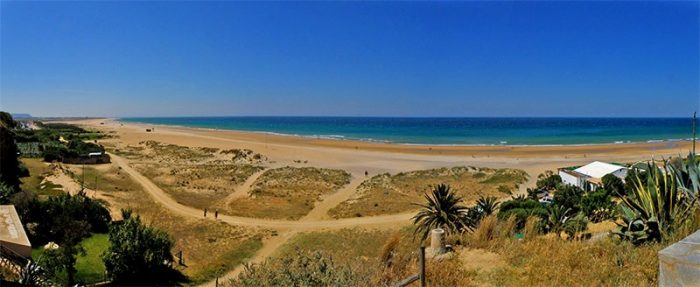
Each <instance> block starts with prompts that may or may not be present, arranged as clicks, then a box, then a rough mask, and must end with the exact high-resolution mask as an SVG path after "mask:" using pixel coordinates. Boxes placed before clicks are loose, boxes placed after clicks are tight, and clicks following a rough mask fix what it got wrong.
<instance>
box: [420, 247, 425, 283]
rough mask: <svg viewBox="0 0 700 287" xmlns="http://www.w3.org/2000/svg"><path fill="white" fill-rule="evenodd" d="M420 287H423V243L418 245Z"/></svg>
mask: <svg viewBox="0 0 700 287" xmlns="http://www.w3.org/2000/svg"><path fill="white" fill-rule="evenodd" d="M419 260H420V275H419V276H420V287H425V243H421V245H420V257H419Z"/></svg>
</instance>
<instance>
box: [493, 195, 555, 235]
mask: <svg viewBox="0 0 700 287" xmlns="http://www.w3.org/2000/svg"><path fill="white" fill-rule="evenodd" d="M512 216H514V217H515V225H516V229H522V228H523V227H524V226H525V222H526V221H527V218H528V217H530V216H537V217H539V218H542V219H545V218H547V209H546V208H544V207H543V206H542V204H540V203H539V202H538V201H537V200H534V199H531V198H524V197H515V198H513V199H511V200H509V201H506V202H503V203H501V208H500V210H499V211H498V218H499V219H501V220H505V219H508V218H510V217H512Z"/></svg>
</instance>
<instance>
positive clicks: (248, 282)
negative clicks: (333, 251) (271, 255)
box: [229, 252, 367, 286]
mask: <svg viewBox="0 0 700 287" xmlns="http://www.w3.org/2000/svg"><path fill="white" fill-rule="evenodd" d="M363 279H366V277H364V278H363V277H360V276H356V274H355V272H354V271H353V270H352V268H350V267H349V266H347V265H341V264H336V263H335V262H334V261H333V258H332V257H331V256H328V255H326V254H324V253H321V252H306V253H303V252H297V255H296V256H286V257H282V258H279V259H271V260H267V261H265V262H263V263H261V264H256V265H247V264H246V265H245V270H244V271H243V273H241V274H240V275H239V276H238V278H237V279H234V280H231V282H230V284H229V285H230V286H363V285H366V283H367V282H365V284H362V282H363Z"/></svg>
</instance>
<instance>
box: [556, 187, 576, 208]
mask: <svg viewBox="0 0 700 287" xmlns="http://www.w3.org/2000/svg"><path fill="white" fill-rule="evenodd" d="M582 198H583V190H582V189H580V188H578V187H576V186H573V185H560V186H559V188H558V189H557V192H555V193H554V204H557V205H560V206H563V207H564V208H567V209H571V211H572V212H574V213H578V212H579V211H580V210H581V199H582Z"/></svg>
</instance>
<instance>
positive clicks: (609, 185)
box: [602, 174, 627, 196]
mask: <svg viewBox="0 0 700 287" xmlns="http://www.w3.org/2000/svg"><path fill="white" fill-rule="evenodd" d="M602 181H603V188H605V190H607V191H608V192H609V193H610V195H612V196H624V195H626V194H627V192H625V183H624V182H622V180H621V179H620V178H619V177H617V176H614V175H613V174H606V175H605V176H603V178H602Z"/></svg>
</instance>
